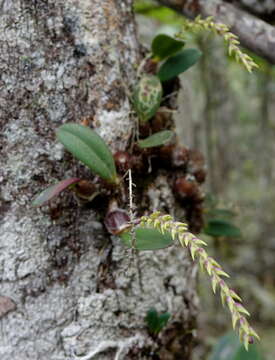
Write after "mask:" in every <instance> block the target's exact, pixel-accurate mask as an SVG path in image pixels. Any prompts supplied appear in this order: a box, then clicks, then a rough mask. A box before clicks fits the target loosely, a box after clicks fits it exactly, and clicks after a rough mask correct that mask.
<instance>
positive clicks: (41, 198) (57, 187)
mask: <svg viewBox="0 0 275 360" xmlns="http://www.w3.org/2000/svg"><path fill="white" fill-rule="evenodd" d="M80 180H81V179H79V178H70V179H66V180H62V181H60V182H58V183H57V184H54V185H51V186H49V187H48V188H47V189H45V190H44V191H42V192H41V193H40V194H39V195H38V196H37V197H36V198H35V199H34V200H33V202H32V205H33V206H41V205H44V204H45V203H46V202H48V201H49V200H51V199H52V198H54V197H55V196H57V195H59V194H60V193H61V192H62V191H63V190H65V189H67V188H68V187H69V186H71V185H73V184H76V183H78V182H79V181H80Z"/></svg>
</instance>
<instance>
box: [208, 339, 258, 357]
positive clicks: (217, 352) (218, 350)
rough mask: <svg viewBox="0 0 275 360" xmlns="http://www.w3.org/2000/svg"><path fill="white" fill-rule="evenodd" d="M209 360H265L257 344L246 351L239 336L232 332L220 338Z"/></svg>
mask: <svg viewBox="0 0 275 360" xmlns="http://www.w3.org/2000/svg"><path fill="white" fill-rule="evenodd" d="M209 360H264V358H263V357H262V355H261V353H260V351H259V350H258V348H257V346H256V345H255V344H254V345H249V348H248V351H246V350H245V348H244V346H243V345H242V344H240V341H239V339H238V337H237V335H235V333H233V332H230V333H228V334H226V335H224V336H222V337H221V338H220V340H219V342H218V343H217V345H216V346H215V347H214V349H213V351H212V353H211V355H210V358H209Z"/></svg>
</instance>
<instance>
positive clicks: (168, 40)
mask: <svg viewBox="0 0 275 360" xmlns="http://www.w3.org/2000/svg"><path fill="white" fill-rule="evenodd" d="M184 45H185V43H184V42H183V41H180V40H176V39H174V38H172V37H171V36H168V35H165V34H160V35H157V36H156V37H155V38H154V40H153V42H152V53H153V56H154V58H156V60H158V61H159V60H163V59H165V58H167V57H168V56H171V55H174V54H176V53H177V52H178V51H180V50H181V49H182V48H183V47H184Z"/></svg>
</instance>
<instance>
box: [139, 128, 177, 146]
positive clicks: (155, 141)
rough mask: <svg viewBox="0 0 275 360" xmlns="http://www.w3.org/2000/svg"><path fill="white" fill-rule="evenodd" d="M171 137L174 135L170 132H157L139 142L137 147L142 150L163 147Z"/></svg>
mask: <svg viewBox="0 0 275 360" xmlns="http://www.w3.org/2000/svg"><path fill="white" fill-rule="evenodd" d="M173 135H174V133H173V131H171V130H163V131H159V132H157V133H155V134H153V135H151V136H149V137H148V138H146V139H144V140H140V141H139V142H138V145H139V147H141V148H143V149H144V148H150V147H154V146H160V145H164V144H166V143H168V142H169V141H170V140H171V139H172V137H173Z"/></svg>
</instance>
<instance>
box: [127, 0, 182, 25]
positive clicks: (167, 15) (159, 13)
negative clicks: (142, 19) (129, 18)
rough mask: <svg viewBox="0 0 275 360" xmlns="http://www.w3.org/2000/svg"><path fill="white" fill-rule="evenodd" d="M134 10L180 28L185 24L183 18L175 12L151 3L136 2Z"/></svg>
mask: <svg viewBox="0 0 275 360" xmlns="http://www.w3.org/2000/svg"><path fill="white" fill-rule="evenodd" d="M134 10H135V12H136V13H137V14H141V15H144V16H147V17H150V18H153V19H155V20H158V21H160V22H162V23H165V24H171V25H173V26H175V25H176V26H180V25H182V23H183V21H182V19H183V18H182V16H180V15H179V14H177V13H176V12H175V11H174V10H171V9H169V8H167V7H165V6H161V5H155V4H152V2H150V1H144V0H139V1H135V3H134Z"/></svg>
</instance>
